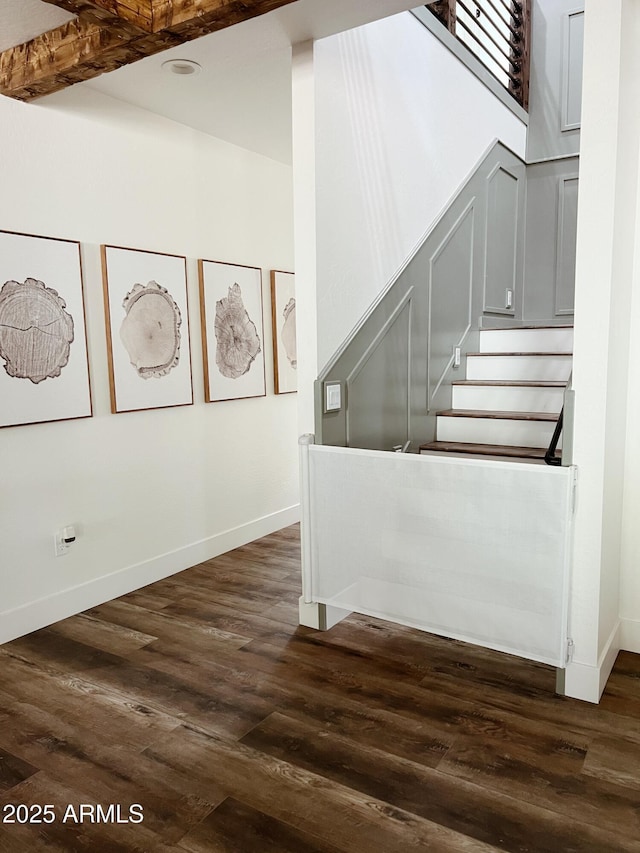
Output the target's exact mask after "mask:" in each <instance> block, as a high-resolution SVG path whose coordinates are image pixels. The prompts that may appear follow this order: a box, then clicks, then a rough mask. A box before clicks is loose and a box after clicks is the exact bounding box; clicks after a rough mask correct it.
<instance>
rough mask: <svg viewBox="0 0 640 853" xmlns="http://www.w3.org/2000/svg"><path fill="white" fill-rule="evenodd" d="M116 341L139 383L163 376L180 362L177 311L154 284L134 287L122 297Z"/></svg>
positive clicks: (180, 318) (169, 299)
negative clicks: (122, 312) (123, 314)
mask: <svg viewBox="0 0 640 853" xmlns="http://www.w3.org/2000/svg"><path fill="white" fill-rule="evenodd" d="M122 307H123V308H124V310H125V314H126V316H125V318H124V320H123V321H122V325H121V326H120V340H121V341H122V344H123V346H124V348H125V349H126V351H127V354H128V356H129V361H130V362H131V364H132V366H133V367H134V368H135V370H136V372H137V374H138V376H140V378H141V379H151V378H155V379H159V378H161V377H163V376H166V375H167V374H168V373H169V372H170V371H171V370H173V368H174V367H175V366H176V365H177V364H178V363H179V361H180V326H181V324H182V317H181V314H180V308H179V307H178V306H177V304H176V302H175V301H174V299H173V297H172V296H171V294H170V293H169V291H168V290H167V289H166V287H162V286H161V285H159V284H158V282H156V281H150V282H149V283H148V284H146V285H143V284H135V285H134V286H133V288H132V289H131V290H130V291H129V293H127V295H126V296H125V298H124V300H123V302H122Z"/></svg>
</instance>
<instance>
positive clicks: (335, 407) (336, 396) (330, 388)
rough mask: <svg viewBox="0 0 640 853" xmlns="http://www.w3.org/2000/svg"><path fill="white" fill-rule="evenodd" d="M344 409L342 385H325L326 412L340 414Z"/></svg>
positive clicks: (330, 383)
mask: <svg viewBox="0 0 640 853" xmlns="http://www.w3.org/2000/svg"><path fill="white" fill-rule="evenodd" d="M341 408H342V383H340V382H325V383H324V410H325V413H326V412H339V411H340V409H341Z"/></svg>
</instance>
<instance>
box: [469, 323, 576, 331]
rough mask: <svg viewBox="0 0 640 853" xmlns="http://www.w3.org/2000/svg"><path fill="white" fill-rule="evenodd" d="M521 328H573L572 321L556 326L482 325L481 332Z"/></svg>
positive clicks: (520, 329) (518, 329)
mask: <svg viewBox="0 0 640 853" xmlns="http://www.w3.org/2000/svg"><path fill="white" fill-rule="evenodd" d="M523 329H573V323H565V324H564V325H561V324H558V325H557V326H483V327H482V328H481V329H480V331H481V332H521V331H522V330H523Z"/></svg>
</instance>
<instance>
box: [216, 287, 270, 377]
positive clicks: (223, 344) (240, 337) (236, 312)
mask: <svg viewBox="0 0 640 853" xmlns="http://www.w3.org/2000/svg"><path fill="white" fill-rule="evenodd" d="M214 329H215V333H216V342H217V347H216V364H217V366H218V370H219V371H220V373H221V374H222V375H223V376H226V377H227V379H239V378H240V377H241V376H244V374H245V373H248V372H249V368H250V367H251V365H252V364H253V362H254V361H255V358H256V356H257V355H258V353H259V352H260V338H259V337H258V332H257V330H256V326H255V323H254V322H253V321H252V320H251V318H250V317H249V314H248V313H247V309H246V308H245V307H244V302H243V301H242V290H241V289H240V285H239V284H238V283H237V282H236V283H235V284H233V285H231V287H230V288H229V293H228V295H227V296H226V297H225V298H224V299H220V300H218V301H217V302H216V319H215V322H214Z"/></svg>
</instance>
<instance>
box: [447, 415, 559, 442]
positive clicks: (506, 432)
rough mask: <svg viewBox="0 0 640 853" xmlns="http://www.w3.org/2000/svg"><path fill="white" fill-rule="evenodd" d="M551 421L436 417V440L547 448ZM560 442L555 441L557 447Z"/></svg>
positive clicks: (550, 433)
mask: <svg viewBox="0 0 640 853" xmlns="http://www.w3.org/2000/svg"><path fill="white" fill-rule="evenodd" d="M554 428H555V423H553V422H547V421H514V420H502V419H500V418H450V417H438V418H437V423H436V432H437V440H438V441H468V442H474V443H478V444H508V445H511V446H516V447H517V446H520V447H547V446H548V444H549V442H550V441H551V437H552V435H553V430H554ZM561 445H562V441H560V443H559V445H558V446H559V447H560V446H561Z"/></svg>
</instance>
